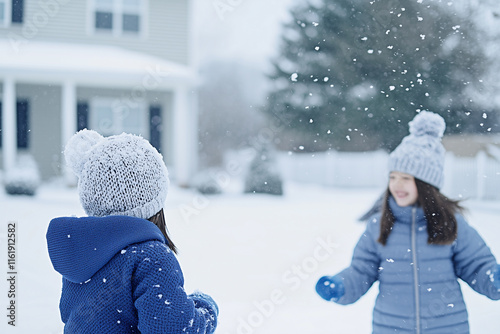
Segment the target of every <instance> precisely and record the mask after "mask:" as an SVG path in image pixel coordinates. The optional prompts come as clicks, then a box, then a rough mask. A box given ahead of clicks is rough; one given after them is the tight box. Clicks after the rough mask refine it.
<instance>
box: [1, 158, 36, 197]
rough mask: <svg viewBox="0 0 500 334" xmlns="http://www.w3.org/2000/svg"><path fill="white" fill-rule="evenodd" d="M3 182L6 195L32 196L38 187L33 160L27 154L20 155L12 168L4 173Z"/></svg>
mask: <svg viewBox="0 0 500 334" xmlns="http://www.w3.org/2000/svg"><path fill="white" fill-rule="evenodd" d="M3 181H4V186H5V191H6V192H7V194H9V195H29V196H33V195H34V194H35V192H36V190H37V188H38V186H39V185H40V172H39V170H38V165H37V163H36V161H35V159H34V158H33V157H32V156H31V155H29V154H20V155H19V156H18V157H17V161H16V164H15V165H14V168H12V170H10V171H8V172H6V173H5V175H4V180H3Z"/></svg>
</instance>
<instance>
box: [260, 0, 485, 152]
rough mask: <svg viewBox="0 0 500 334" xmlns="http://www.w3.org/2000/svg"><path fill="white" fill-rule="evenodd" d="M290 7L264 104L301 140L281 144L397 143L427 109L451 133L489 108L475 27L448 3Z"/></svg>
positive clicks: (355, 1) (364, 146) (351, 146)
mask: <svg viewBox="0 0 500 334" xmlns="http://www.w3.org/2000/svg"><path fill="white" fill-rule="evenodd" d="M291 14H292V16H293V22H290V23H288V24H286V25H285V27H284V32H283V36H282V39H283V41H282V48H281V52H280V56H279V57H278V58H277V59H276V60H275V61H274V71H273V74H272V75H270V79H272V82H273V89H272V91H271V92H270V94H269V95H268V101H267V102H268V103H267V105H266V106H265V108H264V111H265V113H266V114H268V115H271V116H273V117H276V118H277V119H279V120H280V122H281V123H282V125H283V126H282V128H284V129H285V134H284V138H286V134H287V133H291V132H293V133H294V135H295V136H297V135H298V137H299V138H300V139H299V140H296V141H295V142H294V143H291V144H290V143H289V142H288V141H287V140H285V141H284V143H283V141H282V145H281V146H282V148H285V147H286V146H287V145H288V146H292V147H286V148H287V149H298V147H299V145H301V149H303V150H306V151H315V150H326V149H330V148H333V149H337V150H372V149H378V148H385V149H388V150H390V149H392V148H394V147H395V146H396V145H397V144H398V143H399V142H400V140H401V138H402V137H404V136H405V135H407V133H408V126H407V124H408V122H409V121H410V120H411V119H412V118H413V117H414V116H415V113H416V112H419V111H420V110H431V111H434V112H437V113H439V114H441V115H442V116H443V117H444V118H445V120H446V121H447V124H448V132H459V131H463V130H464V129H469V130H470V129H471V125H470V124H468V123H467V122H471V121H472V120H473V119H475V122H477V119H478V117H479V116H478V115H482V114H483V113H484V112H485V110H483V109H482V106H481V105H479V104H477V103H476V101H475V100H474V99H472V98H471V96H473V95H474V94H476V95H477V92H480V91H481V89H482V88H481V85H482V83H481V77H482V75H483V74H484V73H485V71H487V61H486V59H485V55H484V52H483V49H482V48H481V46H480V45H479V42H478V41H477V30H476V28H475V27H474V25H473V24H472V23H471V22H470V21H468V20H467V19H466V18H464V17H462V16H459V15H456V14H454V13H453V12H452V9H449V8H446V5H445V4H443V3H441V2H440V1H429V0H425V1H424V0H372V1H369V0H321V1H316V2H315V4H312V3H308V4H305V5H304V4H303V5H300V6H298V7H296V8H294V9H293V10H292V12H291ZM471 113H472V114H473V115H476V117H475V118H474V117H469V116H470V114H471ZM490 121H491V122H493V121H494V119H493V118H490ZM472 127H473V128H474V126H472ZM476 127H477V126H476ZM290 138H292V136H290Z"/></svg>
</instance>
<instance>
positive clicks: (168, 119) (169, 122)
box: [0, 40, 197, 185]
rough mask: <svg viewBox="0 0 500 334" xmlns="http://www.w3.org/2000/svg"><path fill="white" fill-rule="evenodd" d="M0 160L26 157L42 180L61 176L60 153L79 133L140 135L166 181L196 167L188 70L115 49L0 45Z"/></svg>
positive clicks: (183, 179)
mask: <svg viewBox="0 0 500 334" xmlns="http://www.w3.org/2000/svg"><path fill="white" fill-rule="evenodd" d="M0 48H1V49H2V50H7V52H3V53H2V54H1V55H0V101H1V111H2V112H1V117H0V120H1V123H0V126H1V142H0V143H1V152H2V154H1V162H2V169H3V171H4V173H7V172H8V171H9V170H10V169H12V168H15V161H16V156H17V155H18V152H27V153H29V154H31V155H32V156H33V157H34V158H35V160H36V162H37V163H38V165H39V166H40V172H41V175H42V178H43V179H49V178H51V177H54V176H61V175H63V176H64V177H65V178H66V179H67V180H68V182H72V180H74V178H73V176H72V174H71V173H70V172H68V171H67V170H66V168H64V166H65V164H64V163H63V161H62V159H63V157H62V154H61V152H62V150H63V149H64V146H65V143H66V142H67V140H68V139H69V138H70V137H71V136H72V135H73V134H74V133H75V132H76V131H78V130H80V129H82V128H91V129H94V130H96V131H98V132H100V133H102V134H103V135H112V134H118V133H121V132H123V131H125V132H131V133H135V134H139V135H142V136H143V137H144V138H146V139H148V140H150V141H151V143H152V144H153V145H155V146H156V147H157V148H158V149H159V151H161V153H162V154H163V156H164V159H165V162H166V163H167V166H168V167H169V170H170V172H171V176H172V179H173V180H175V182H176V183H177V184H179V185H187V184H188V183H189V179H190V177H191V176H192V174H193V173H194V172H195V169H196V157H197V154H196V144H197V113H196V110H195V108H196V103H195V102H196V94H195V93H194V92H193V87H194V85H195V77H194V74H193V73H192V72H191V71H190V69H189V68H187V67H184V66H181V65H178V64H174V63H170V62H167V61H164V60H162V59H159V58H155V57H151V56H148V55H144V54H140V53H137V52H132V51H127V50H124V49H121V48H117V47H108V46H94V45H76V44H75V45H68V44H61V43H47V42H35V41H31V42H30V43H29V44H26V45H24V46H23V49H21V50H15V49H14V48H12V47H10V46H9V42H8V41H7V40H0Z"/></svg>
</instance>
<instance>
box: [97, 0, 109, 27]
mask: <svg viewBox="0 0 500 334" xmlns="http://www.w3.org/2000/svg"><path fill="white" fill-rule="evenodd" d="M95 28H96V29H98V30H99V29H101V30H113V0H96V2H95Z"/></svg>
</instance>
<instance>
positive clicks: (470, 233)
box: [453, 216, 500, 300]
mask: <svg viewBox="0 0 500 334" xmlns="http://www.w3.org/2000/svg"><path fill="white" fill-rule="evenodd" d="M457 223H458V237H457V240H456V242H455V244H454V254H453V263H454V267H455V274H456V275H457V277H460V278H461V279H462V280H464V281H465V282H467V284H469V285H470V286H471V287H472V288H473V289H474V290H475V291H477V292H479V293H480V294H483V295H485V296H487V297H488V298H490V299H494V300H497V299H500V291H498V290H497V289H496V288H495V286H494V285H493V282H492V277H493V271H494V270H495V268H496V266H497V262H496V260H495V257H494V256H493V254H492V253H491V251H490V249H489V247H488V246H487V245H486V243H485V242H484V240H483V239H482V238H481V236H480V235H479V233H478V232H477V231H476V230H475V229H474V228H472V227H471V226H470V225H469V224H468V223H467V222H466V221H465V219H464V218H463V217H462V216H457Z"/></svg>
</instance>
